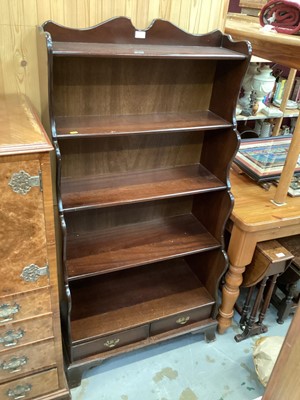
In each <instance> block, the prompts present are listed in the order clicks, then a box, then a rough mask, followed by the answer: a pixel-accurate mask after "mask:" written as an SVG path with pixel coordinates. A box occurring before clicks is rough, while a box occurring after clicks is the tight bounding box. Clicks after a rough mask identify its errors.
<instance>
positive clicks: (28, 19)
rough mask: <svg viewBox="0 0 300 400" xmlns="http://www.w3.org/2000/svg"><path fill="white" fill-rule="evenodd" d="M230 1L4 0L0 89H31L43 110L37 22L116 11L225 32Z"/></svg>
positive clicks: (82, 23)
mask: <svg viewBox="0 0 300 400" xmlns="http://www.w3.org/2000/svg"><path fill="white" fill-rule="evenodd" d="M228 6H229V0H0V13H1V15H0V94H2V93H4V94H8V93H24V94H26V95H27V96H28V97H29V98H30V100H31V101H32V103H33V105H34V106H35V108H36V109H37V111H38V113H39V114H40V113H41V101H40V88H39V80H38V60H37V48H36V26H37V25H40V24H42V23H43V22H45V21H47V20H50V19H51V20H53V21H55V22H57V23H59V24H62V25H66V26H69V27H73V28H85V27H90V26H93V25H96V24H98V23H100V22H102V21H105V20H107V19H109V18H112V17H116V16H127V17H129V18H131V20H132V22H133V24H134V26H135V27H136V28H138V29H145V28H147V27H148V26H149V24H150V23H151V21H152V20H153V19H155V18H163V19H166V20H169V21H171V22H172V23H174V24H176V25H178V26H179V27H180V28H182V29H184V30H186V31H188V32H190V33H206V32H209V31H211V30H214V29H221V30H222V31H223V28H224V22H225V17H226V14H227V10H228Z"/></svg>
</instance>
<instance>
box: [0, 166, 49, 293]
mask: <svg viewBox="0 0 300 400" xmlns="http://www.w3.org/2000/svg"><path fill="white" fill-rule="evenodd" d="M20 171H25V172H26V173H28V174H29V175H30V176H31V177H36V176H38V175H39V171H40V163H39V161H37V160H33V161H26V162H25V161H17V162H11V163H2V164H1V169H0V193H1V202H2V204H3V205H5V207H1V208H0V221H1V223H0V248H1V263H0V277H1V281H0V294H1V296H5V295H10V294H14V293H18V292H24V291H26V290H32V289H36V288H39V287H44V286H47V285H48V284H49V282H48V281H49V278H48V276H47V275H44V274H43V273H44V272H45V269H43V268H44V267H45V266H46V265H47V247H46V234H45V220H44V207H43V194H42V192H41V190H40V188H39V187H38V186H32V187H31V188H30V190H29V191H28V192H27V193H24V194H22V193H18V192H16V191H15V190H16V187H15V185H14V184H13V183H12V182H13V180H12V178H14V174H15V173H17V174H18V173H19V172H20ZM31 182H34V178H33V179H32V180H31ZM32 266H36V267H32ZM34 268H41V269H38V270H37V273H36V276H34V271H33V269H34ZM21 275H22V276H21ZM28 276H29V278H28Z"/></svg>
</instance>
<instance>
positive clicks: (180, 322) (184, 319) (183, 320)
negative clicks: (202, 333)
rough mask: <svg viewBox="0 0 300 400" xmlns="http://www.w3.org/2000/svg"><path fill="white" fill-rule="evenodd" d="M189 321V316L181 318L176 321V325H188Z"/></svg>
mask: <svg viewBox="0 0 300 400" xmlns="http://www.w3.org/2000/svg"><path fill="white" fill-rule="evenodd" d="M189 319H190V317H189V316H187V317H180V318H178V319H177V320H176V324H179V325H184V324H186V323H187V322H188V321H189Z"/></svg>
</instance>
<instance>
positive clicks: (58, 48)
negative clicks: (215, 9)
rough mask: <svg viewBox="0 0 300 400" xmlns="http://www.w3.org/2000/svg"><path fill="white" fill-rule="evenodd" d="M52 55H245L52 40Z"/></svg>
mask: <svg viewBox="0 0 300 400" xmlns="http://www.w3.org/2000/svg"><path fill="white" fill-rule="evenodd" d="M53 55H54V56H64V57H68V56H71V57H72V56H76V57H80V56H82V57H117V58H119V57H122V58H126V57H128V58H130V57H139V58H143V57H151V58H188V59H202V58H204V59H212V60H215V59H224V60H244V59H245V58H246V56H245V55H244V54H241V53H237V52H236V51H231V50H228V49H225V48H223V47H208V46H206V47H202V46H167V45H156V46H155V45H147V44H143V43H141V44H134V45H131V44H114V43H108V44H107V43H81V42H53Z"/></svg>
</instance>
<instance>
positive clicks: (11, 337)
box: [0, 328, 25, 347]
mask: <svg viewBox="0 0 300 400" xmlns="http://www.w3.org/2000/svg"><path fill="white" fill-rule="evenodd" d="M24 334H25V332H24V331H23V329H20V328H19V329H18V330H17V331H16V330H10V331H7V332H5V333H4V335H2V336H0V343H2V344H3V346H4V347H10V346H15V345H16V344H18V340H19V339H22V337H23V336H24Z"/></svg>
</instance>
